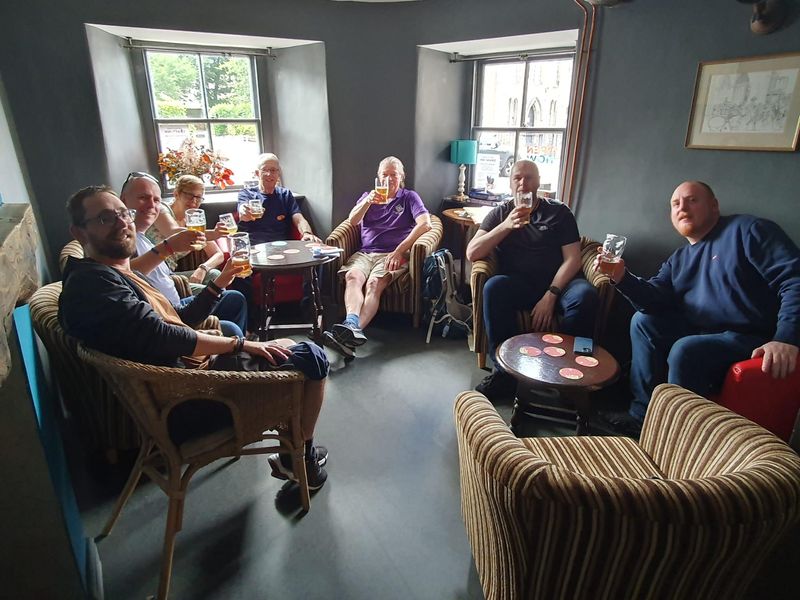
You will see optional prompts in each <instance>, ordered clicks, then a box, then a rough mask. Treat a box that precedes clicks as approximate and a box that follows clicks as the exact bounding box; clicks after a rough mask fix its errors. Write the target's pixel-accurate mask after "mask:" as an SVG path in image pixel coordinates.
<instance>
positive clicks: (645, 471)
mask: <svg viewBox="0 0 800 600" xmlns="http://www.w3.org/2000/svg"><path fill="white" fill-rule="evenodd" d="M455 419H456V429H457V435H458V449H459V456H460V470H461V509H462V512H463V516H464V521H465V523H466V528H467V535H468V537H469V541H470V544H471V545H472V552H473V556H474V558H475V565H476V567H477V570H478V574H479V576H480V581H481V585H482V586H483V590H484V592H485V594H486V598H488V599H511V598H542V599H547V600H551V599H557V598H570V599H573V598H591V599H602V598H608V599H614V600H617V599H622V598H636V599H644V598H671V599H676V598H703V599H704V600H710V599H714V598H725V599H730V598H739V597H741V596H742V595H743V594H744V593H745V592H746V591H747V588H748V584H749V583H750V582H751V581H752V579H753V578H754V576H755V574H756V572H757V570H758V568H759V567H760V566H761V565H762V563H763V562H764V560H765V559H766V558H767V556H768V555H769V552H770V551H771V550H772V549H773V548H774V547H775V546H776V544H777V543H778V542H779V541H780V539H781V537H782V536H783V535H784V534H785V533H787V531H788V530H790V529H791V528H792V527H793V526H794V525H796V524H797V523H798V520H799V519H800V457H798V456H797V454H795V453H794V452H793V451H792V450H791V449H790V448H789V447H788V446H787V445H786V444H785V443H783V442H782V441H781V440H779V439H778V438H777V437H775V436H774V435H772V434H771V433H769V432H768V431H766V430H765V429H762V428H761V427H759V426H758V425H755V424H754V423H751V422H750V421H748V420H746V419H744V418H743V417H740V416H738V415H736V414H734V413H732V412H730V411H729V410H727V409H725V408H723V407H721V406H718V405H716V404H714V403H713V402H710V401H708V400H705V399H704V398H701V397H699V396H697V395H695V394H693V393H691V392H688V391H686V390H684V389H683V388H680V387H678V386H674V385H660V386H658V387H657V388H656V390H655V392H654V394H653V399H652V402H651V404H650V407H649V410H648V413H647V418H646V419H645V423H644V429H643V430H642V437H641V441H640V443H639V444H637V443H636V442H634V441H633V440H630V439H628V438H616V437H563V438H526V439H518V438H516V437H514V436H513V435H512V434H511V432H510V431H509V428H508V426H507V425H506V424H505V423H504V422H503V420H502V419H501V418H500V416H499V415H498V414H497V412H496V411H495V409H494V407H493V406H492V405H491V404H490V403H489V402H488V400H486V398H485V397H484V396H482V395H481V394H479V393H477V392H464V393H462V394H460V395H459V396H458V398H457V400H456V405H455Z"/></svg>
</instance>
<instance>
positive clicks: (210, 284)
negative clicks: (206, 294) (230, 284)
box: [206, 281, 224, 295]
mask: <svg viewBox="0 0 800 600" xmlns="http://www.w3.org/2000/svg"><path fill="white" fill-rule="evenodd" d="M206 287H207V288H208V289H210V290H211V291H212V292H216V293H217V295H220V294H222V292H223V291H224V290H223V289H222V288H221V287H219V286H218V285H217V284H216V283H214V282H213V281H209V282H208V284H207V285H206Z"/></svg>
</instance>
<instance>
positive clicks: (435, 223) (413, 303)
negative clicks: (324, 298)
mask: <svg viewBox="0 0 800 600" xmlns="http://www.w3.org/2000/svg"><path fill="white" fill-rule="evenodd" d="M431 226H432V227H431V230H430V231H428V232H427V233H424V234H423V235H421V236H419V238H417V241H416V242H414V245H413V246H412V247H411V257H410V258H409V265H408V276H409V278H410V281H408V282H407V283H408V285H405V283H404V282H402V280H400V281H394V282H392V284H391V285H390V286H389V287H388V288H386V290H384V292H383V294H381V304H380V310H382V311H385V312H397V313H403V314H408V315H411V317H412V322H413V324H414V327H419V326H420V323H421V322H422V313H423V312H424V306H423V303H422V263H424V262H425V259H426V258H427V257H428V256H430V255H431V253H433V251H434V250H436V249H437V248H438V247H439V244H440V243H441V242H442V222H441V220H439V217H437V216H435V215H431ZM325 243H326V244H328V245H329V246H336V247H338V248H342V249H344V252H343V253H342V255H341V257H340V258H338V259H337V260H335V261H333V262H331V263H329V264H328V265H327V268H328V271H327V273H328V281H330V282H331V294H332V297H333V298H339V299H340V300H341V305H342V306H344V286H345V284H344V278H343V277H340V276H338V275H337V271H338V270H339V269H340V268H341V266H342V265H343V264H344V263H346V262H347V260H348V259H349V258H350V257H351V256H352V255H353V254H354V253H355V252H356V251H357V250H358V249H359V248H361V228H360V227H357V226H355V225H352V224H351V223H350V220H349V219H345V220H344V221H342V223H340V224H339V226H338V227H337V228H336V229H334V230H333V231H332V232H331V234H330V235H329V236H328V238H327V239H326V240H325ZM399 284H402V285H399ZM403 287H405V288H406V289H405V290H404V289H403Z"/></svg>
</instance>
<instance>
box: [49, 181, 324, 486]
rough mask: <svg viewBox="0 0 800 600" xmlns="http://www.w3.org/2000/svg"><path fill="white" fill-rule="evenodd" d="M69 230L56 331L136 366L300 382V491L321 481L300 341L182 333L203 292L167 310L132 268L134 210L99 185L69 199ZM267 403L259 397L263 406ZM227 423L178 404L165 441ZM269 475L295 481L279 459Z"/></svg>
mask: <svg viewBox="0 0 800 600" xmlns="http://www.w3.org/2000/svg"><path fill="white" fill-rule="evenodd" d="M67 211H68V213H69V216H70V221H71V226H70V232H71V233H72V235H73V236H74V237H75V239H77V240H78V241H79V242H80V243H81V245H82V246H83V249H84V255H85V258H83V259H80V260H78V259H75V258H70V259H69V260H68V262H67V266H66V268H65V270H64V285H63V291H62V293H61V297H60V298H59V320H60V321H61V324H62V326H63V327H64V330H65V331H66V332H67V333H68V334H69V335H71V336H73V337H75V338H77V339H78V340H80V341H82V342H83V343H84V344H86V346H88V347H90V348H94V349H97V350H99V351H100V352H104V353H106V354H110V355H112V356H117V357H120V358H124V359H127V360H132V361H136V362H141V363H145V364H152V365H159V366H169V367H185V368H199V369H206V368H208V369H215V370H244V371H250V370H264V369H269V368H275V367H280V368H283V369H287V368H293V369H297V370H299V371H301V372H302V373H303V374H304V375H305V376H306V377H307V378H308V381H306V384H305V397H304V402H303V407H304V408H303V414H302V416H301V423H302V428H303V435H304V439H305V440H306V452H305V458H306V470H307V473H308V481H309V487H310V488H311V489H319V488H320V487H322V485H323V484H324V483H325V480H326V478H327V473H326V471H325V469H324V468H322V467H323V465H324V464H325V463H326V461H327V455H328V452H327V450H326V449H325V448H323V447H322V446H317V447H315V446H314V443H313V433H314V427H315V425H316V421H317V418H318V416H319V411H320V409H321V407H322V400H323V393H324V388H325V378H326V377H327V374H328V362H327V359H326V357H325V353H324V352H323V350H322V349H321V348H320V347H319V346H316V345H315V344H312V343H310V342H301V343H299V344H293V345H292V342H291V340H278V341H272V342H254V341H249V340H245V339H244V338H243V337H240V336H233V337H223V336H219V335H212V334H210V333H207V332H203V331H195V330H193V329H192V328H191V327H190V326H189V325H191V324H197V323H199V322H201V321H202V320H203V319H205V318H206V317H207V316H208V314H209V313H210V312H211V311H212V310H213V309H214V307H215V306H216V305H217V303H218V302H219V296H220V295H219V293H217V292H216V291H215V290H214V289H213V288H206V289H205V290H204V291H203V292H201V293H200V294H198V295H197V296H195V297H193V299H192V300H191V301H190V302H189V303H187V304H186V305H184V306H178V307H175V306H173V305H172V304H171V303H170V302H169V300H168V299H167V298H165V297H164V295H163V294H161V293H160V292H159V291H158V290H157V289H156V288H155V287H153V286H152V285H151V284H150V283H149V282H148V281H147V279H145V278H144V276H142V275H141V274H140V273H137V272H136V271H134V270H133V268H132V265H131V261H130V258H131V256H133V255H134V254H135V253H136V229H135V227H134V218H135V217H136V211H135V210H131V209H129V208H127V207H126V206H125V205H124V204H123V203H122V201H121V200H120V199H119V198H118V197H117V196H116V194H115V193H114V192H113V191H112V190H111V189H110V188H109V187H107V186H91V187H87V188H84V189H82V190H80V191H78V192H76V193H75V194H74V195H73V196H72V197H71V198H70V199H69V201H68V202H67ZM241 270H242V267H238V266H234V265H233V263H232V261H229V262H228V264H226V265H225V266H224V268H223V270H222V275H221V276H220V277H221V278H224V280H227V281H230V280H231V279H232V278H233V277H234V276H235V275H236V274H237V273H238V272H240V271H241ZM265 401H266V402H268V401H269V398H265ZM231 425H232V420H231V415H230V412H229V411H228V410H227V408H226V407H224V406H222V405H220V404H218V403H204V402H200V401H198V402H187V403H184V404H182V405H180V406H178V407H176V409H175V410H174V411H173V412H172V413H171V414H170V422H169V430H170V436H171V437H172V439H173V441H174V442H175V443H176V444H181V443H183V442H184V441H186V440H187V439H190V438H192V437H196V436H199V435H206V434H208V433H211V432H213V431H216V430H218V429H220V428H224V427H229V426H231ZM269 463H270V465H271V467H272V474H273V476H275V477H277V478H279V479H292V480H295V481H296V480H297V479H296V477H295V475H294V473H293V472H292V468H291V460H290V457H289V456H288V455H280V456H278V455H272V456H270V457H269Z"/></svg>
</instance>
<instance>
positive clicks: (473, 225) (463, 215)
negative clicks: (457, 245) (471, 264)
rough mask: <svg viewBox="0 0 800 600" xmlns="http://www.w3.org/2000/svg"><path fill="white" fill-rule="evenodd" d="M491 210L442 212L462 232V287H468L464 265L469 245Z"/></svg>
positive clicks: (483, 208)
mask: <svg viewBox="0 0 800 600" xmlns="http://www.w3.org/2000/svg"><path fill="white" fill-rule="evenodd" d="M491 210H492V207H490V206H480V207H471V206H464V207H462V208H448V209H445V210H443V211H442V216H444V217H445V218H446V219H447V220H448V221H450V222H451V223H455V224H456V225H457V226H458V228H459V231H460V234H459V238H458V239H459V241H460V242H461V257H460V258H461V269H460V273H459V275H460V277H461V278H460V279H459V283H460V284H461V285H462V286H464V285H466V280H465V279H464V277H465V275H464V273H465V268H464V265H465V264H466V262H467V244H469V241H470V240H471V239H472V236H473V235H475V231H477V228H478V227H479V226H480V224H481V223H482V222H483V219H484V218H485V217H486V215H488V214H489V212H491ZM470 230H472V231H470Z"/></svg>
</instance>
